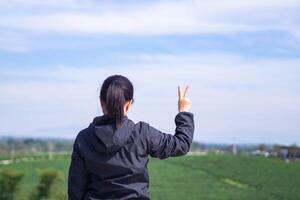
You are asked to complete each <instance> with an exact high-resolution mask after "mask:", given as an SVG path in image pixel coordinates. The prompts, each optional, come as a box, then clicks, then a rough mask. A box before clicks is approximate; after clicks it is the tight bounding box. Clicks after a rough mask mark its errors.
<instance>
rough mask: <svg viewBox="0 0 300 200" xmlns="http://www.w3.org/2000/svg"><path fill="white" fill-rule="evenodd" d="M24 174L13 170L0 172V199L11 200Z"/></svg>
mask: <svg viewBox="0 0 300 200" xmlns="http://www.w3.org/2000/svg"><path fill="white" fill-rule="evenodd" d="M23 176H24V174H23V173H20V172H18V171H16V170H14V169H3V170H2V171H1V172H0V199H1V200H12V199H14V196H15V194H16V193H17V191H18V189H19V188H18V185H19V183H20V181H21V179H22V178H23Z"/></svg>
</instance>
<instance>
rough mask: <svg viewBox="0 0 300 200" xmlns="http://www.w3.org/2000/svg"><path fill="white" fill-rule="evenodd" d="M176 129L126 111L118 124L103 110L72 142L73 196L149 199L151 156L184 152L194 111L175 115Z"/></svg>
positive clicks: (77, 198)
mask: <svg viewBox="0 0 300 200" xmlns="http://www.w3.org/2000/svg"><path fill="white" fill-rule="evenodd" d="M175 123H176V130H175V135H171V134H165V133H162V132H160V131H159V130H157V129H155V128H153V127H151V126H150V125H149V124H147V123H145V122H138V123H136V124H135V123H134V122H133V121H131V120H130V119H128V117H127V116H123V118H122V120H121V121H120V126H119V127H118V128H116V127H115V118H114V117H113V116H111V115H107V114H104V115H102V116H99V117H96V118H94V120H93V122H92V123H91V124H90V125H89V127H88V128H86V129H84V130H82V131H81V132H80V133H79V134H78V135H77V138H76V140H75V143H74V148H73V153H72V161H71V165H70V170H69V182H68V185H69V187H68V194H69V200H82V199H84V200H100V199H150V196H149V191H148V189H149V177H148V171H147V163H148V156H149V155H151V156H152V157H157V158H161V159H163V158H167V157H169V156H179V155H184V154H186V153H187V152H188V151H189V148H190V145H191V143H192V139H193V132H194V121H193V114H192V113H190V112H179V113H178V114H177V116H176V117H175Z"/></svg>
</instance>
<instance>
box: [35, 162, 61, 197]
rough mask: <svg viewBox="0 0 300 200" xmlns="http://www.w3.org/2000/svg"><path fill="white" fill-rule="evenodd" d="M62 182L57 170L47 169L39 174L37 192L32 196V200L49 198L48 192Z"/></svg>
mask: <svg viewBox="0 0 300 200" xmlns="http://www.w3.org/2000/svg"><path fill="white" fill-rule="evenodd" d="M60 180H62V177H61V174H60V173H59V171H58V170H57V169H54V168H47V169H44V170H42V171H41V172H40V175H39V183H38V185H37V190H36V192H34V193H33V194H32V197H31V199H32V200H41V199H46V198H49V197H50V192H51V191H52V189H53V187H54V186H55V184H57V183H58V182H59V181H60Z"/></svg>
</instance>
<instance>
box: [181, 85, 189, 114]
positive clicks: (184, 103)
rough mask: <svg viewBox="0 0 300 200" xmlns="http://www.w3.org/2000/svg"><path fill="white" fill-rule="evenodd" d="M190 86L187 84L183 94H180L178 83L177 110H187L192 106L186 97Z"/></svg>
mask: <svg viewBox="0 0 300 200" xmlns="http://www.w3.org/2000/svg"><path fill="white" fill-rule="evenodd" d="M189 89H190V87H189V86H188V85H187V86H186V88H185V90H184V94H183V95H182V90H181V85H180V84H179V85H178V111H179V112H189V111H190V109H191V107H192V102H191V101H190V100H189V99H188V97H187V95H188V92H189Z"/></svg>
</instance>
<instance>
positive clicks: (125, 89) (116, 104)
mask: <svg viewBox="0 0 300 200" xmlns="http://www.w3.org/2000/svg"><path fill="white" fill-rule="evenodd" d="M100 100H101V101H102V102H103V103H104V104H105V108H106V112H108V115H111V116H112V117H113V118H114V120H115V124H114V129H117V128H119V127H120V126H121V123H122V120H123V117H124V104H125V102H126V101H130V100H133V85H132V83H131V82H130V80H129V79H128V78H126V77H125V76H121V75H113V76H109V77H108V78H106V79H105V80H104V82H103V84H102V87H101V92H100Z"/></svg>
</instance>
